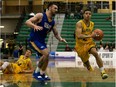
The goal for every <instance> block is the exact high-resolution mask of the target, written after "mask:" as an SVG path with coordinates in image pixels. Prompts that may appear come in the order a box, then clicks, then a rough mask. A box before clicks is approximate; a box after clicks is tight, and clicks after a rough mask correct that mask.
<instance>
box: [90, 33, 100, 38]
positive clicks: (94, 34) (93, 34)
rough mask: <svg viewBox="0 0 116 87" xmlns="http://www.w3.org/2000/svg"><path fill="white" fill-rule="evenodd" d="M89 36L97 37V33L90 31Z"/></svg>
mask: <svg viewBox="0 0 116 87" xmlns="http://www.w3.org/2000/svg"><path fill="white" fill-rule="evenodd" d="M91 37H92V38H95V37H99V35H98V34H97V33H95V32H92V34H91Z"/></svg>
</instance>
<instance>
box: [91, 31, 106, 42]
mask: <svg viewBox="0 0 116 87" xmlns="http://www.w3.org/2000/svg"><path fill="white" fill-rule="evenodd" d="M93 33H94V34H95V36H94V37H93V39H94V40H97V41H100V40H102V38H103V37H104V33H103V31H102V30H101V29H95V30H94V31H93Z"/></svg>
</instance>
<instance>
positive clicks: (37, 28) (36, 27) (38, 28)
mask: <svg viewBox="0 0 116 87" xmlns="http://www.w3.org/2000/svg"><path fill="white" fill-rule="evenodd" d="M38 30H39V31H41V30H43V27H41V26H37V25H35V26H34V31H38Z"/></svg>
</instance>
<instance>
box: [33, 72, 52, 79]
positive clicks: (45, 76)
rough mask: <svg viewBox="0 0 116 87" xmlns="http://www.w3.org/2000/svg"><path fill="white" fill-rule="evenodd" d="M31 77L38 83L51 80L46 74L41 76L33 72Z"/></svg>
mask: <svg viewBox="0 0 116 87" xmlns="http://www.w3.org/2000/svg"><path fill="white" fill-rule="evenodd" d="M33 77H34V78H35V79H37V80H40V81H44V80H46V81H48V80H51V79H50V78H49V77H48V76H47V75H46V74H43V75H41V74H40V72H38V73H35V72H34V73H33Z"/></svg>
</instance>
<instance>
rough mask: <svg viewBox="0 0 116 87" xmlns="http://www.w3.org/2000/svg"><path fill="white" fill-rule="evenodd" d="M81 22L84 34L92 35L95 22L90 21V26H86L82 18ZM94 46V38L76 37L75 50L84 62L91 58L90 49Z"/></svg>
mask: <svg viewBox="0 0 116 87" xmlns="http://www.w3.org/2000/svg"><path fill="white" fill-rule="evenodd" d="M79 22H80V23H81V25H82V34H84V35H91V33H92V30H93V27H94V23H93V22H92V21H90V24H89V26H86V24H85V23H84V21H83V20H80V21H79ZM76 36H77V33H76ZM92 47H95V43H94V41H93V39H92V38H85V39H80V38H78V37H76V45H75V50H76V52H77V54H78V56H79V57H80V58H81V59H82V61H83V62H86V61H87V60H88V59H89V56H90V55H89V50H90V49H91V48H92Z"/></svg>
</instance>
